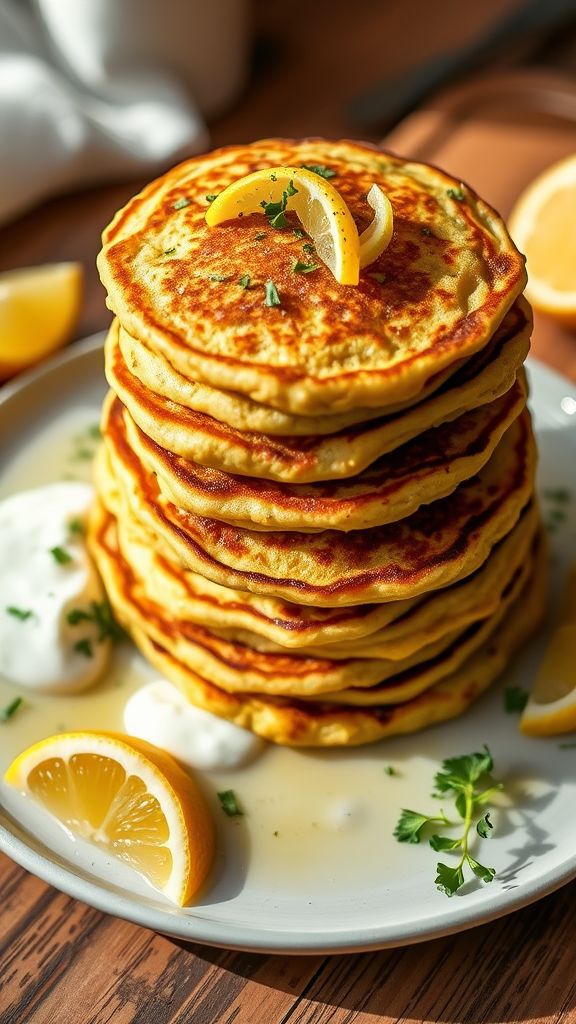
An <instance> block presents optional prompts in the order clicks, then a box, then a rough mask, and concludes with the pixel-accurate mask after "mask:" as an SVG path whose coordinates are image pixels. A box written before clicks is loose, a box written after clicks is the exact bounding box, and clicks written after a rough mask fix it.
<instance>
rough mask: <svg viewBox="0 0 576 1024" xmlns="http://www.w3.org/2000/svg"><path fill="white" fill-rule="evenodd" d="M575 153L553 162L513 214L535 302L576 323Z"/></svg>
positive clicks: (513, 231)
mask: <svg viewBox="0 0 576 1024" xmlns="http://www.w3.org/2000/svg"><path fill="white" fill-rule="evenodd" d="M575 225H576V154H575V155H574V156H571V157H568V159H566V160H561V161H560V162H559V163H556V164H553V166H552V167H549V168H548V169H547V170H546V171H544V172H543V173H542V174H541V175H539V176H538V177H537V178H536V179H535V180H534V181H533V182H532V184H531V185H529V186H528V188H527V189H526V190H525V191H524V192H523V193H522V195H521V196H520V198H519V199H518V201H517V202H516V204H515V206H514V209H513V210H512V213H511V215H510V218H509V222H508V227H509V230H510V234H511V235H512V238H513V239H514V241H515V243H516V245H517V246H518V248H519V249H520V250H521V251H522V252H523V253H525V255H526V263H527V271H528V284H527V286H526V296H527V298H528V299H529V300H530V302H531V303H532V305H533V306H534V307H535V308H536V309H539V310H541V311H542V312H544V313H549V314H550V315H551V316H553V317H554V318H555V319H557V320H560V321H563V322H565V323H568V324H572V325H576V230H575Z"/></svg>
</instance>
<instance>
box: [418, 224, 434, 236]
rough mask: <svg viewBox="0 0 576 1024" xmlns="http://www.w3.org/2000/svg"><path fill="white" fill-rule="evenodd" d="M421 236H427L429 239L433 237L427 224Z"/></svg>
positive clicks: (423, 227)
mask: <svg viewBox="0 0 576 1024" xmlns="http://www.w3.org/2000/svg"><path fill="white" fill-rule="evenodd" d="M420 234H421V235H425V236H426V237H427V238H430V237H431V236H432V232H431V230H430V228H427V227H426V225H425V224H424V225H423V226H422V227H421V228H420Z"/></svg>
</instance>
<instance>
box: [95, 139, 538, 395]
mask: <svg viewBox="0 0 576 1024" xmlns="http://www.w3.org/2000/svg"><path fill="white" fill-rule="evenodd" d="M302 164H312V165H321V164H324V165H327V166H328V167H330V168H331V169H332V170H333V171H334V172H335V176H334V178H333V179H332V183H333V184H334V185H335V186H336V187H337V188H338V190H339V191H340V193H341V195H342V197H343V198H344V200H345V201H346V203H347V204H348V206H349V208H350V210H351V212H352V214H353V216H354V217H355V218H356V219H357V222H358V223H359V225H360V228H361V229H362V228H363V227H364V226H366V225H367V224H368V223H369V222H370V221H371V220H372V210H371V208H370V206H369V205H368V203H367V201H366V195H367V193H368V191H369V189H370V187H371V185H372V184H373V183H376V184H378V185H380V187H381V188H382V189H383V190H384V191H385V192H386V193H387V195H388V197H389V199H390V201H391V203H392V206H393V209H394V234H393V238H392V240H391V242H390V245H389V246H388V248H387V249H386V250H385V252H384V253H383V254H382V255H381V256H380V257H379V258H378V260H377V261H376V262H375V263H373V264H372V265H371V266H370V267H368V268H366V270H365V271H363V272H362V273H361V276H360V283H359V285H358V286H357V287H350V286H344V285H339V284H337V282H336V281H335V280H334V278H333V276H332V274H331V273H330V271H329V270H328V269H327V267H325V266H324V265H321V267H320V268H319V269H318V270H317V271H315V272H314V273H312V274H296V273H294V272H293V269H292V268H293V264H294V261H295V259H298V258H299V256H301V254H302V240H301V239H299V238H298V237H297V236H296V235H295V234H294V233H293V231H292V230H291V229H290V228H287V229H285V230H281V231H280V230H275V229H273V228H271V227H269V226H268V224H267V222H266V220H265V218H264V217H261V216H259V215H253V216H247V217H243V218H241V219H240V218H237V219H236V220H233V221H230V222H228V223H226V224H222V225H220V226H219V227H217V228H212V229H210V228H208V226H207V225H206V222H205V219H204V215H205V212H206V208H207V205H208V203H207V200H206V196H207V195H209V194H217V193H219V192H221V191H222V189H224V188H225V187H226V186H227V185H228V184H229V183H231V182H233V181H236V180H237V179H239V178H241V177H242V176H243V175H245V174H248V173H250V172H251V171H254V170H256V169H260V168H266V167H274V166H278V165H291V166H296V167H297V166H300V165H302ZM183 201H184V202H185V203H186V204H187V205H184V202H183ZM293 226H294V227H297V225H296V223H295V224H294V225H293ZM262 231H264V233H265V237H264V238H263V239H257V238H256V234H259V233H261V232H262ZM98 266H99V269H100V274H101V277H102V281H103V284H104V286H105V288H106V289H107V292H108V304H109V306H110V308H111V309H112V310H113V311H114V313H116V315H117V316H118V317H119V319H120V321H121V323H122V324H123V326H124V327H125V328H126V330H128V332H129V333H130V334H132V335H134V336H135V337H136V338H142V340H143V341H144V342H145V343H146V344H148V345H149V346H150V347H151V348H152V349H153V350H154V351H157V352H159V353H161V354H162V355H164V356H165V357H166V358H167V359H168V360H169V362H170V363H171V364H172V366H174V367H175V368H176V369H177V370H178V371H179V372H180V373H182V374H183V375H184V376H185V377H187V378H191V379H199V380H202V381H205V382H207V383H208V384H211V385H213V386H215V387H217V388H224V389H228V390H233V391H236V392H240V393H242V394H245V395H248V396H249V397H250V398H252V399H253V400H255V401H257V402H261V403H264V404H266V405H270V406H273V407H275V408H278V409H281V410H285V411H287V412H290V413H294V414H297V415H324V414H329V415H333V414H334V413H340V412H345V411H347V410H349V409H353V408H363V407H372V408H374V409H382V408H384V407H385V406H386V405H388V404H393V403H396V402H399V401H404V400H408V399H410V398H413V397H415V396H416V395H417V394H418V392H419V391H420V390H421V388H422V386H423V384H424V382H425V381H426V380H427V379H428V378H429V377H430V375H431V373H432V372H438V371H440V370H441V369H442V368H444V367H447V366H450V365H451V364H453V363H454V362H456V361H457V360H459V359H462V358H465V357H467V356H470V355H472V354H473V353H474V352H477V351H478V350H479V349H481V348H483V347H484V346H485V345H486V343H487V342H488V340H489V338H490V337H491V336H492V334H493V333H494V331H495V329H496V328H497V326H498V324H499V323H500V322H501V321H502V319H503V317H504V315H505V313H506V311H507V310H508V309H509V308H510V306H511V305H512V303H513V301H514V299H515V298H516V296H517V295H518V294H519V293H520V292H521V291H522V288H523V287H524V284H525V280H526V278H525V270H524V259H523V257H522V256H520V254H519V253H518V251H517V250H516V248H515V247H514V245H513V243H512V242H511V240H510V237H509V235H508V233H507V231H506V228H505V226H504V224H503V222H502V220H501V218H500V217H499V216H498V215H497V214H496V213H495V211H494V210H492V209H491V208H490V207H489V206H488V205H487V204H486V203H484V202H483V201H482V200H481V199H479V198H478V196H477V195H476V194H475V193H474V192H473V191H472V190H471V189H470V188H468V187H467V186H463V185H462V184H461V182H458V181H456V180H455V179H453V178H451V177H449V176H448V175H446V174H444V173H443V172H442V171H439V170H438V169H437V168H433V167H430V166H428V165H425V164H417V163H409V162H406V161H403V160H400V159H399V158H397V157H394V156H392V155H390V154H388V153H384V152H382V151H380V150H378V149H376V148H370V147H368V146H363V145H360V144H359V143H356V142H346V141H343V142H331V141H321V140H304V141H302V142H292V141H285V140H275V139H268V140H265V141H263V142H258V143H254V144H253V145H244V146H231V147H228V148H226V149H222V150H217V151H215V152H213V153H211V154H207V155H203V156H200V157H196V158H194V159H192V160H189V161H186V162H185V163H183V164H181V165H180V166H179V167H176V168H174V169H173V170H172V171H170V172H168V173H167V174H166V175H164V176H163V177H161V178H159V179H158V180H157V181H155V182H152V184H150V185H149V186H147V188H145V189H144V190H143V192H142V193H140V195H139V196H136V197H134V198H133V199H132V200H130V202H129V203H128V204H127V205H126V207H124V209H123V210H121V211H120V212H119V213H118V214H117V215H116V217H115V218H114V220H113V222H112V224H111V225H110V226H109V227H108V228H107V229H106V231H105V232H104V237H103V249H102V252H101V253H100V256H99V259H98ZM244 274H249V275H250V278H251V282H252V286H251V287H250V288H249V289H245V288H243V287H241V285H239V283H238V282H239V279H240V277H242V276H243V275H244ZM375 275H376V276H375ZM223 278H224V280H222V279H223ZM267 280H272V281H273V283H274V284H275V285H276V287H277V289H278V292H279V294H280V297H281V305H280V306H274V307H268V306H266V305H265V303H264V283H265V281H267Z"/></svg>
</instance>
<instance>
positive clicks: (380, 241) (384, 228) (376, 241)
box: [360, 185, 394, 267]
mask: <svg viewBox="0 0 576 1024" xmlns="http://www.w3.org/2000/svg"><path fill="white" fill-rule="evenodd" d="M366 199H367V200H368V202H369V204H370V206H371V207H372V209H373V210H374V220H373V221H372V223H371V224H370V225H369V227H367V228H366V230H365V231H363V232H362V234H361V235H360V266H361V267H367V266H368V265H369V264H370V263H373V262H374V260H376V259H378V257H379V256H380V254H381V253H383V252H384V250H385V249H386V247H387V246H388V244H389V242H390V239H391V238H392V231H393V230H394V216H393V213H392V204H391V202H390V200H389V199H388V196H387V195H386V194H385V193H384V192H383V191H382V189H381V188H380V186H379V185H372V188H371V189H370V191H369V193H368V195H367V196H366Z"/></svg>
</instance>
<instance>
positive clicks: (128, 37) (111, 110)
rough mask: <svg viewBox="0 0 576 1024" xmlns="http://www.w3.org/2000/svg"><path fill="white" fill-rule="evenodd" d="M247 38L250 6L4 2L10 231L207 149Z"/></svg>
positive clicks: (1, 116) (3, 184) (0, 7)
mask: <svg viewBox="0 0 576 1024" xmlns="http://www.w3.org/2000/svg"><path fill="white" fill-rule="evenodd" d="M247 35H248V25H247V16H246V3H245V0H0V221H5V220H7V219H9V218H10V217H13V216H16V215H17V214H18V213H19V212H21V211H22V210H23V209H25V208H26V207H28V206H30V205H32V204H33V203H34V202H37V201H38V200H39V199H41V198H42V197H44V196H46V195H48V194H51V193H54V192H60V191H63V190H65V189H68V188H73V187H77V186H81V185H83V184H87V183H93V182H96V181H98V180H111V179H112V178H119V177H123V176H126V175H129V174H132V173H138V172H139V171H140V170H143V169H152V170H153V169H154V168H155V167H157V166H161V165H162V164H166V163H168V162H170V161H174V162H175V161H176V160H178V159H180V158H182V157H183V156H185V155H187V154H190V153H193V152H198V151H200V150H202V149H203V148H204V147H205V146H206V144H207V141H208V136H207V131H206V128H205V126H204V122H203V116H202V115H210V114H214V113H217V112H218V111H219V110H220V109H222V108H223V107H224V106H225V105H226V104H227V103H228V102H229V101H230V99H231V98H232V97H233V96H234V95H235V94H236V93H237V91H238V90H239V89H240V88H241V86H242V83H243V79H244V74H245V68H246V52H247Z"/></svg>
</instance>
